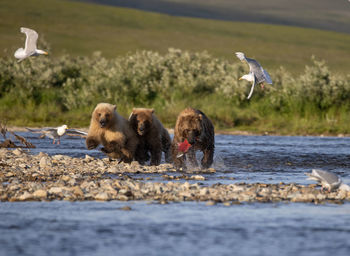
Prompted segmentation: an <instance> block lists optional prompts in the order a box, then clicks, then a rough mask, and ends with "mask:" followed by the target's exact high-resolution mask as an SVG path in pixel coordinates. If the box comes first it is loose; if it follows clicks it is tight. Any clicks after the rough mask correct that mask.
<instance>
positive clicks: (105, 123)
mask: <svg viewBox="0 0 350 256" xmlns="http://www.w3.org/2000/svg"><path fill="white" fill-rule="evenodd" d="M106 125H107V120H106V119H101V120H100V126H101V128H104V127H106Z"/></svg>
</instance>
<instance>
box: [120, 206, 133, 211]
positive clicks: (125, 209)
mask: <svg viewBox="0 0 350 256" xmlns="http://www.w3.org/2000/svg"><path fill="white" fill-rule="evenodd" d="M118 209H119V210H122V211H131V207H130V206H123V207H120V208H118Z"/></svg>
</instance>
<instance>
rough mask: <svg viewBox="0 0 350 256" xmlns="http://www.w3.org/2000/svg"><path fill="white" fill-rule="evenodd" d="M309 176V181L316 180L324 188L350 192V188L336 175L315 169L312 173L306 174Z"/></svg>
mask: <svg viewBox="0 0 350 256" xmlns="http://www.w3.org/2000/svg"><path fill="white" fill-rule="evenodd" d="M305 174H306V175H307V176H309V178H308V180H315V181H317V182H318V183H321V186H322V188H325V189H328V191H333V190H335V189H340V190H345V191H350V187H349V186H348V185H346V184H344V183H343V182H342V180H341V179H340V178H339V177H338V176H337V175H336V174H334V173H332V172H328V171H323V170H318V169H313V170H312V172H311V173H305Z"/></svg>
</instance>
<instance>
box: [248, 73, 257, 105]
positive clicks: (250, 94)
mask: <svg viewBox="0 0 350 256" xmlns="http://www.w3.org/2000/svg"><path fill="white" fill-rule="evenodd" d="M255 84H256V83H255V76H254V81H253V84H252V87H251V88H250V92H249V95H248V97H247V99H248V100H249V99H250V97H252V94H253V91H254V87H255Z"/></svg>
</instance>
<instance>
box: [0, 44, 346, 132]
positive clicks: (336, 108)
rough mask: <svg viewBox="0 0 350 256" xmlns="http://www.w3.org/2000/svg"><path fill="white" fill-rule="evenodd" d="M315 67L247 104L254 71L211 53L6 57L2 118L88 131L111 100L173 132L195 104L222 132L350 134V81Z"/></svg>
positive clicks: (282, 79)
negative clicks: (148, 114)
mask: <svg viewBox="0 0 350 256" xmlns="http://www.w3.org/2000/svg"><path fill="white" fill-rule="evenodd" d="M312 62H313V64H312V65H311V66H308V67H306V68H305V71H304V73H303V74H301V75H300V76H297V77H295V76H292V75H290V74H289V73H288V72H286V71H285V70H284V69H279V70H276V71H275V72H273V73H271V74H272V77H273V79H274V82H275V83H274V85H273V86H270V85H267V86H266V89H265V90H262V89H261V88H259V87H257V88H256V90H255V92H254V94H253V97H252V98H251V100H247V99H246V96H247V94H248V91H249V89H250V84H249V83H246V82H243V81H238V78H239V77H240V76H241V75H242V74H244V73H246V72H247V67H246V66H244V65H243V64H242V63H240V62H238V61H237V62H235V63H234V64H231V63H230V62H228V61H226V60H223V59H217V58H214V57H212V56H211V55H209V54H208V53H206V52H201V53H190V52H187V51H181V50H177V49H169V51H168V52H167V53H166V54H164V55H161V54H159V53H157V52H152V51H138V52H136V53H133V54H128V55H126V56H123V57H118V58H114V59H106V58H104V57H102V56H101V55H100V54H99V53H95V54H94V55H93V56H91V57H71V56H69V55H64V56H61V57H56V58H45V57H38V58H35V59H34V58H31V59H27V60H25V61H23V62H21V63H17V62H16V61H15V60H13V59H12V58H11V59H9V58H3V59H1V62H0V88H1V90H0V116H2V118H4V119H6V120H9V124H11V125H20V126H23V125H42V124H49V125H58V124H62V123H67V124H69V125H70V126H88V124H89V119H90V115H91V112H92V110H93V108H94V107H95V105H96V104H97V103H98V102H109V103H115V104H116V105H117V107H118V111H119V112H120V113H121V114H122V115H124V116H126V117H127V116H128V115H129V114H130V112H131V109H132V108H133V107H152V108H154V109H155V110H156V113H157V115H158V116H159V118H160V119H161V120H162V121H163V122H164V123H165V125H166V126H168V127H172V126H173V125H174V123H175V120H176V117H177V115H178V113H179V112H180V111H181V110H182V109H183V108H185V107H187V106H192V107H195V108H199V109H201V110H202V111H204V112H205V113H206V114H207V115H208V116H209V117H210V118H211V119H212V120H213V122H214V123H215V125H216V128H217V129H222V128H224V129H227V128H233V129H239V130H250V131H260V132H261V131H268V132H277V133H281V134H286V133H289V134H290V133H293V134H307V133H309V134H310V133H330V134H335V133H350V128H349V125H348V124H349V121H350V116H349V115H348V112H349V109H350V102H349V98H350V76H341V75H334V74H332V73H331V72H330V71H329V70H328V68H327V66H326V65H325V63H324V62H323V61H317V60H315V59H314V58H313V59H312Z"/></svg>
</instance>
